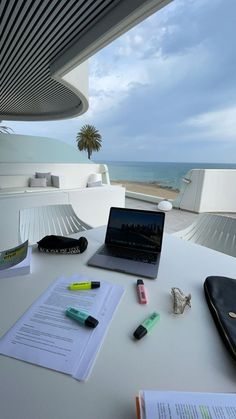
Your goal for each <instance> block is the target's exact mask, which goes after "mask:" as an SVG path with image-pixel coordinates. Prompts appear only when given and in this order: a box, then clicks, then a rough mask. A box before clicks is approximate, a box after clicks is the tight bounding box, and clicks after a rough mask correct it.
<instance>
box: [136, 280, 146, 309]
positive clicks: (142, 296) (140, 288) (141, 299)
mask: <svg viewBox="0 0 236 419" xmlns="http://www.w3.org/2000/svg"><path fill="white" fill-rule="evenodd" d="M137 292H138V299H139V302H140V304H147V302H148V301H147V293H146V290H145V287H144V284H143V280H142V279H137Z"/></svg>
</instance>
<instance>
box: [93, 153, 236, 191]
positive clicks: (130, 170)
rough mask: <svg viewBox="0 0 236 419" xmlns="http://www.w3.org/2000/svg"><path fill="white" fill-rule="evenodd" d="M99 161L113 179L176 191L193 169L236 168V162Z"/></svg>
mask: <svg viewBox="0 0 236 419" xmlns="http://www.w3.org/2000/svg"><path fill="white" fill-rule="evenodd" d="M97 162H98V161H96V163H97ZM99 163H103V164H106V165H107V167H108V170H109V175H110V180H111V181H114V182H119V181H130V182H141V183H146V184H153V185H157V186H160V187H162V188H167V189H172V190H174V191H179V190H180V188H181V186H182V179H183V177H184V176H185V175H186V174H187V172H189V170H191V169H236V163H235V164H234V163H206V162H205V163H203V162H157V161H156V162H155V161H153V162H149V161H148V162H147V161H128V160H125V161H124V160H123V161H120V160H103V161H102V160H99Z"/></svg>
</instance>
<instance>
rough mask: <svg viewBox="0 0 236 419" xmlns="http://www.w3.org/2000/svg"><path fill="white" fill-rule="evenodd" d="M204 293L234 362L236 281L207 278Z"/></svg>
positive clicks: (235, 351)
mask: <svg viewBox="0 0 236 419" xmlns="http://www.w3.org/2000/svg"><path fill="white" fill-rule="evenodd" d="M204 291H205V296H206V301H207V303H208V307H209V309H210V312H211V314H212V317H213V319H214V321H215V324H216V327H217V329H218V331H219V333H220V335H221V337H222V339H223V342H224V343H225V345H226V347H227V349H228V351H229V353H230V354H231V356H232V357H233V359H234V360H235V361H236V279H233V278H227V277H224V276H208V277H207V278H206V280H205V282H204Z"/></svg>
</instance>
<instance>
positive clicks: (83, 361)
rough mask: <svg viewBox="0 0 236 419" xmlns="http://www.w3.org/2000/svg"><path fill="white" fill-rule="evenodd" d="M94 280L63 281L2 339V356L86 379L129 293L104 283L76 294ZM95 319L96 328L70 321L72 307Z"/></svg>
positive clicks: (55, 283) (53, 285)
mask: <svg viewBox="0 0 236 419" xmlns="http://www.w3.org/2000/svg"><path fill="white" fill-rule="evenodd" d="M88 281H94V279H91V278H88V277H84V276H79V275H74V276H73V277H70V278H59V279H57V280H56V281H55V282H54V283H53V284H52V285H51V286H50V287H49V288H48V289H47V290H46V291H45V293H43V295H41V296H40V297H39V299H38V300H37V301H36V302H35V303H34V304H33V305H32V306H31V307H30V308H29V310H28V311H27V312H26V313H25V314H24V315H23V316H22V317H21V318H20V319H19V320H18V321H17V322H16V324H15V325H14V326H13V327H12V328H11V329H10V330H9V331H8V332H7V333H6V334H5V335H4V336H3V337H2V339H1V340H0V353H1V354H3V355H8V356H10V357H13V358H17V359H21V360H23V361H26V362H30V363H33V364H37V365H40V366H42V367H46V368H50V369H53V370H57V371H60V372H63V373H66V374H70V375H72V376H73V377H74V378H76V379H78V380H86V379H87V378H88V375H89V373H90V371H91V368H92V366H93V364H94V361H95V358H96V355H97V353H98V351H99V349H100V347H101V345H102V342H103V339H104V337H105V333H106V331H107V329H108V326H109V324H110V322H111V319H112V316H113V314H114V312H115V309H116V307H117V305H118V303H119V301H120V299H121V297H122V295H123V292H124V289H123V287H121V286H119V285H113V284H111V283H108V282H105V281H104V282H101V286H100V288H96V289H91V290H87V291H80V292H79V291H70V290H69V289H68V285H69V284H71V283H72V282H88ZM69 306H71V307H74V308H76V309H78V310H81V311H83V312H85V313H88V314H89V315H91V316H93V317H95V318H96V319H97V320H98V321H99V324H98V326H97V327H96V328H95V329H91V328H87V327H85V326H81V325H80V324H79V323H78V322H76V321H75V320H73V319H71V318H69V317H67V316H66V315H65V311H66V308H67V307H69Z"/></svg>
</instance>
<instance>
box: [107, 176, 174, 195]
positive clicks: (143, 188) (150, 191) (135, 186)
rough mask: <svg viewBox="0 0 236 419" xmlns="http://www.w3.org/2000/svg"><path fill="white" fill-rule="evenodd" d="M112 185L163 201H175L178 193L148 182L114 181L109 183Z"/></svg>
mask: <svg viewBox="0 0 236 419" xmlns="http://www.w3.org/2000/svg"><path fill="white" fill-rule="evenodd" d="M111 184H112V185H122V186H124V187H125V189H126V190H127V191H130V192H138V193H143V194H145V195H153V196H158V197H160V198H164V199H175V198H176V197H177V195H178V193H179V191H176V190H173V189H170V188H164V187H163V186H160V185H158V183H156V184H155V183H148V182H135V181H131V180H115V181H113V180H112V181H111Z"/></svg>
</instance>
